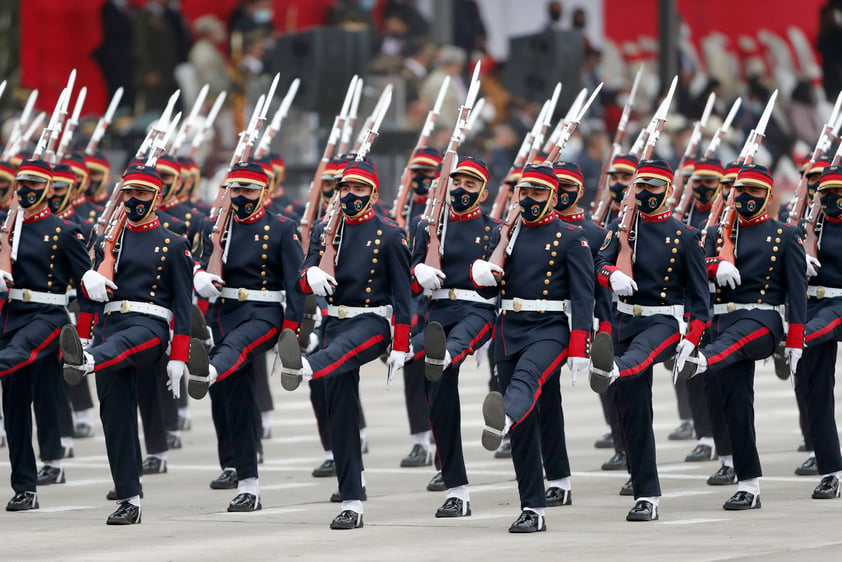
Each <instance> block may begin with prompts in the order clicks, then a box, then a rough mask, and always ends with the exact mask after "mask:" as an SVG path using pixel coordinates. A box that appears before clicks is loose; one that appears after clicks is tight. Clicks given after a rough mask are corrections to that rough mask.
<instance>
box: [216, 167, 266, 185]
mask: <svg viewBox="0 0 842 562" xmlns="http://www.w3.org/2000/svg"><path fill="white" fill-rule="evenodd" d="M225 183H226V184H227V185H228V187H241V188H244V189H264V188H265V187H266V186H267V185H269V176H267V175H266V172H264V171H263V166H261V165H260V164H258V163H257V162H238V163H236V164H234V167H233V168H231V171H230V172H228V177H226V178H225Z"/></svg>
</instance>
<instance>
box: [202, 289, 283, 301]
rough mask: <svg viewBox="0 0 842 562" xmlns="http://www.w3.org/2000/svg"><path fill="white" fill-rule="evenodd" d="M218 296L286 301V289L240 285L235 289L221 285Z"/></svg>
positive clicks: (240, 299) (239, 299)
mask: <svg viewBox="0 0 842 562" xmlns="http://www.w3.org/2000/svg"><path fill="white" fill-rule="evenodd" d="M219 296H220V297H221V298H223V299H236V300H238V301H240V302H246V301H252V302H276V303H284V302H286V291H256V290H254V289H244V288H242V287H240V288H239V289H235V288H233V287H223V288H222V290H221V291H219Z"/></svg>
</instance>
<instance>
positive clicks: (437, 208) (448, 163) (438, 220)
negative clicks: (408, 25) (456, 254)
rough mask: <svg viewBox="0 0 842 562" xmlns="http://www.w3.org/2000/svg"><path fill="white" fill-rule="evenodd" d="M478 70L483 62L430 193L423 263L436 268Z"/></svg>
mask: <svg viewBox="0 0 842 562" xmlns="http://www.w3.org/2000/svg"><path fill="white" fill-rule="evenodd" d="M479 70H480V63H479V62H478V63H477V64H476V65H475V66H474V74H473V76H472V77H471V85H470V86H468V95H467V96H466V98H465V103H464V104H462V106H461V107H459V116H458V117H457V119H456V125H455V126H454V127H453V134H452V135H451V136H450V142H449V143H448V144H447V151H446V152H445V153H444V158H442V162H441V174H440V176H439V181H438V183H437V184H436V189H435V191H432V190H431V191H430V197H432V203H430V214H429V216H428V217H427V234H428V235H429V240H428V241H427V255H426V257H425V258H424V263H425V264H426V265H428V266H430V267H432V268H435V269H441V253H442V247H441V242H442V241H441V233H440V232H439V230H440V227H441V226H442V224H443V221H444V220H446V219H445V218H444V216H443V215H444V213H446V212H447V209H449V208H450V199H449V197H448V188H449V186H450V172H451V170H452V169H453V168H454V167H455V166H456V162H457V155H456V152H457V151H458V150H459V143H460V142H461V141H462V136H463V134H464V130H465V127H467V125H468V117H469V115H470V113H471V108H472V107H473V106H474V102H476V99H477V94H479Z"/></svg>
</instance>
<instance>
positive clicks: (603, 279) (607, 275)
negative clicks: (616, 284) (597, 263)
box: [596, 265, 619, 289]
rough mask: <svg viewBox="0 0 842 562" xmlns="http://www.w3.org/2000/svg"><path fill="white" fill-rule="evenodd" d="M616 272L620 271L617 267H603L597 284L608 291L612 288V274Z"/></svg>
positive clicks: (597, 277) (597, 278)
mask: <svg viewBox="0 0 842 562" xmlns="http://www.w3.org/2000/svg"><path fill="white" fill-rule="evenodd" d="M615 271H619V270H618V269H617V267H615V266H613V265H603V266H602V268H600V270H599V274H598V275H597V276H596V280H597V282H598V283H599V284H600V285H602V286H603V287H605V288H606V289H610V288H611V274H612V273H614V272H615Z"/></svg>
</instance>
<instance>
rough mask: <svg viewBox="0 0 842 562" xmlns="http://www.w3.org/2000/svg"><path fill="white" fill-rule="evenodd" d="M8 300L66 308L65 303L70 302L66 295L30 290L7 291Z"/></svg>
mask: <svg viewBox="0 0 842 562" xmlns="http://www.w3.org/2000/svg"><path fill="white" fill-rule="evenodd" d="M9 300H10V301H21V302H32V303H36V304H54V305H57V306H67V303H68V302H70V300H69V299H68V298H67V294H66V293H45V292H42V291H32V290H30V289H9Z"/></svg>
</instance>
